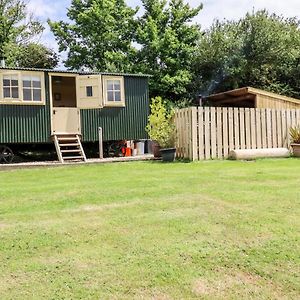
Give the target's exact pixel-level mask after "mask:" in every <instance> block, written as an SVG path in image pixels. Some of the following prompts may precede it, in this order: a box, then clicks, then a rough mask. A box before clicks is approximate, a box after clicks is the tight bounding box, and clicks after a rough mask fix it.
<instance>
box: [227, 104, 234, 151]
mask: <svg viewBox="0 0 300 300" xmlns="http://www.w3.org/2000/svg"><path fill="white" fill-rule="evenodd" d="M228 140H229V149H228V150H229V151H231V150H233V149H234V139H233V109H232V108H231V107H229V108H228Z"/></svg>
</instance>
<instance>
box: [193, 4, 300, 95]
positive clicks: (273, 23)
mask: <svg viewBox="0 0 300 300" xmlns="http://www.w3.org/2000/svg"><path fill="white" fill-rule="evenodd" d="M299 24H300V23H299V20H297V19H296V18H289V19H285V18H283V17H281V16H277V15H275V14H271V15H270V14H269V13H268V12H267V11H265V10H263V11H258V12H255V13H252V14H247V15H246V16H245V17H244V18H242V19H241V20H239V21H236V22H229V21H225V22H218V21H216V22H215V23H214V24H213V25H212V26H211V28H210V29H209V30H208V31H207V32H206V33H205V34H204V36H203V37H202V40H201V42H200V44H199V49H198V55H197V56H198V58H197V62H196V64H195V69H196V72H195V73H196V74H201V75H200V76H197V80H195V82H197V84H198V86H200V87H201V88H202V90H203V91H207V92H208V93H212V92H220V91H225V90H228V89H234V88H237V87H243V86H253V87H256V88H262V89H265V90H268V91H271V92H276V93H279V94H285V95H290V96H293V97H300V83H299V80H298V78H299V75H300V29H299Z"/></svg>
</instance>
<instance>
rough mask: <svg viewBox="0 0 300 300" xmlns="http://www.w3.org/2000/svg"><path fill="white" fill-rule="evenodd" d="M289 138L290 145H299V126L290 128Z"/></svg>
mask: <svg viewBox="0 0 300 300" xmlns="http://www.w3.org/2000/svg"><path fill="white" fill-rule="evenodd" d="M290 137H291V140H292V143H295V144H300V125H297V126H294V127H291V128H290Z"/></svg>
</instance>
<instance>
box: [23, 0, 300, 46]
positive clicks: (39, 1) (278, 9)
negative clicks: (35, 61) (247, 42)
mask: <svg viewBox="0 0 300 300" xmlns="http://www.w3.org/2000/svg"><path fill="white" fill-rule="evenodd" d="M185 1H186V2H188V3H189V4H190V6H192V7H195V6H197V5H199V3H202V4H203V9H202V10H201V11H200V13H199V15H198V16H197V17H196V18H195V19H194V22H196V23H198V24H200V25H201V27H202V29H205V28H208V27H209V26H210V25H211V24H212V22H213V20H214V19H229V20H237V19H239V18H241V17H243V16H244V15H245V14H246V13H247V12H252V11H253V10H259V9H264V8H266V9H267V10H268V11H269V12H271V13H273V12H274V13H276V14H278V15H283V16H284V17H299V18H300V0H206V1H205V0H204V1H199V0H185ZM126 3H127V4H128V5H130V6H132V7H136V6H141V1H140V0H126ZM70 4H71V0H29V5H28V6H29V10H30V11H31V12H32V13H33V14H34V15H35V16H36V17H38V18H39V20H40V21H41V22H43V24H44V26H45V28H46V29H45V31H44V33H43V35H42V37H41V42H42V43H44V44H45V45H46V46H48V47H50V48H53V49H55V50H57V44H56V42H55V39H54V36H53V35H52V33H51V31H50V29H49V27H48V25H47V22H46V21H47V19H48V18H49V19H51V20H52V21H53V20H66V19H67V16H66V14H67V8H68V7H69V6H70Z"/></svg>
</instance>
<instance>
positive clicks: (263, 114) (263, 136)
mask: <svg viewBox="0 0 300 300" xmlns="http://www.w3.org/2000/svg"><path fill="white" fill-rule="evenodd" d="M260 113H261V115H260V116H261V145H262V147H263V148H267V145H268V142H267V123H266V122H267V121H266V114H267V113H266V110H265V109H261V110H260Z"/></svg>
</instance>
